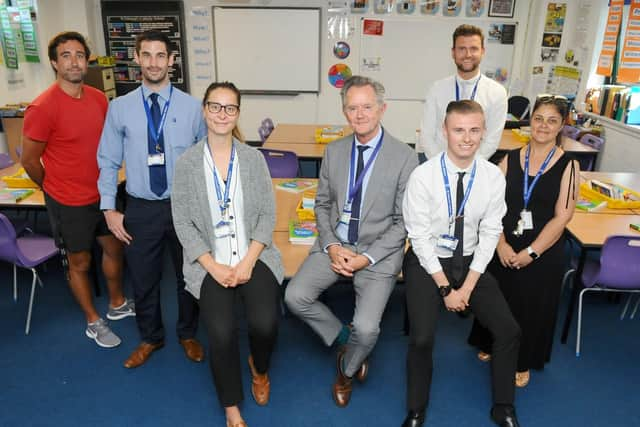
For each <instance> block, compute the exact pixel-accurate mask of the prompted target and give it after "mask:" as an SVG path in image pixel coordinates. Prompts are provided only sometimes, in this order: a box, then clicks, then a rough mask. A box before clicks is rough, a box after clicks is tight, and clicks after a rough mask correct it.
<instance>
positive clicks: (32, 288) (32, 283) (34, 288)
mask: <svg viewBox="0 0 640 427" xmlns="http://www.w3.org/2000/svg"><path fill="white" fill-rule="evenodd" d="M31 273H33V280H32V281H31V296H30V297H29V311H28V312H27V326H26V327H25V329H24V334H25V335H29V329H30V328H31V312H32V310H33V297H34V295H35V293H36V281H37V280H38V273H37V272H36V269H35V268H32V269H31Z"/></svg>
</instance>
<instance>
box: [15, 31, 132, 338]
mask: <svg viewBox="0 0 640 427" xmlns="http://www.w3.org/2000/svg"><path fill="white" fill-rule="evenodd" d="M89 54H90V51H89V47H88V46H87V43H86V41H85V39H84V37H83V36H82V35H81V34H79V33H76V32H72V31H69V32H63V33H60V34H58V35H56V36H55V37H54V38H53V39H51V41H50V42H49V60H50V62H51V66H52V67H53V70H54V71H55V73H56V81H55V83H53V84H52V85H51V86H50V87H49V88H48V89H47V90H45V91H44V92H43V93H41V94H40V95H39V96H38V97H37V98H36V99H35V100H34V101H33V102H32V103H31V104H30V105H29V107H28V108H27V110H26V112H25V117H24V128H23V131H22V133H23V136H22V147H23V148H22V159H21V160H22V165H23V166H24V168H25V170H26V171H27V173H28V174H29V176H30V177H31V179H32V180H33V181H35V182H36V183H37V184H38V185H40V187H42V188H43V190H44V193H45V202H46V205H47V211H48V213H49V219H50V220H51V229H52V231H53V234H54V237H55V239H56V241H57V243H58V246H59V247H60V249H61V251H62V256H63V257H64V256H65V255H66V257H67V260H68V265H69V285H70V287H71V292H72V293H73V295H74V296H75V298H76V300H77V301H78V303H79V304H80V307H81V308H82V310H83V311H84V314H85V316H86V318H87V329H86V331H85V333H86V335H87V336H88V337H89V338H91V339H94V340H95V341H96V343H97V344H98V345H99V346H101V347H115V346H117V345H119V344H120V338H118V336H117V335H115V334H114V333H113V332H112V331H111V329H110V328H109V326H108V325H107V322H106V321H105V320H104V319H102V318H101V317H100V315H98V312H97V311H96V308H95V306H94V305H93V300H92V296H91V285H90V281H89V274H88V272H89V266H90V264H91V247H92V245H93V242H94V239H96V238H97V240H98V242H99V244H100V246H101V247H102V250H103V257H102V270H103V271H104V275H105V278H106V281H107V286H108V288H109V299H110V301H109V310H108V312H107V318H108V319H111V320H118V319H122V318H124V317H127V316H135V307H134V305H133V302H132V301H131V300H129V299H126V298H125V297H124V295H123V293H122V259H123V258H122V252H123V251H122V244H121V243H120V241H119V240H118V239H116V238H115V237H114V236H113V235H112V234H111V232H110V231H109V229H108V227H107V225H106V223H105V219H104V215H103V214H102V212H101V211H100V208H99V200H100V195H99V193H98V183H97V182H98V175H99V171H98V162H97V157H96V154H97V150H98V142H99V141H100V135H101V133H102V127H103V124H104V118H105V116H106V113H107V106H108V104H107V99H106V97H105V96H104V94H103V93H102V92H100V91H99V90H97V89H94V88H92V87H90V86H85V85H84V84H83V79H84V76H85V75H86V73H87V62H88V58H89Z"/></svg>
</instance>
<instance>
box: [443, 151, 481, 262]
mask: <svg viewBox="0 0 640 427" xmlns="http://www.w3.org/2000/svg"><path fill="white" fill-rule="evenodd" d="M476 167H477V162H476V161H475V160H474V161H473V168H472V169H471V176H470V177H469V182H468V184H467V188H466V189H465V191H464V197H463V198H462V203H460V206H458V211H457V212H456V213H455V214H456V215H455V216H454V212H453V201H452V198H451V185H450V184H449V174H448V173H447V165H446V164H445V161H444V153H442V155H441V156H440V169H441V171H442V179H443V181H444V191H445V194H446V196H447V213H448V214H449V215H448V217H447V218H449V233H448V234H441V235H440V237H438V241H437V243H436V245H437V246H438V247H441V248H443V249H448V250H450V251H451V252H453V251H454V250H455V249H456V246H458V239H457V238H456V237H455V236H454V234H455V232H454V229H455V223H456V218H461V217H462V216H463V212H464V207H465V206H466V204H467V201H468V200H469V195H470V194H471V188H472V187H473V181H475V179H476ZM459 179H460V178H459Z"/></svg>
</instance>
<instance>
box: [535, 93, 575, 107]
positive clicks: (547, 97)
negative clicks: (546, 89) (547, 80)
mask: <svg viewBox="0 0 640 427" xmlns="http://www.w3.org/2000/svg"><path fill="white" fill-rule="evenodd" d="M536 100H537V101H540V102H543V103H546V102H556V101H559V102H560V103H562V104H565V105H566V104H568V103H569V100H568V99H567V97H566V96H562V95H551V94H549V93H541V94H540V95H538V96H537V97H536Z"/></svg>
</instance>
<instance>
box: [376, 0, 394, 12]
mask: <svg viewBox="0 0 640 427" xmlns="http://www.w3.org/2000/svg"><path fill="white" fill-rule="evenodd" d="M395 2H396V0H375V1H374V5H373V11H374V12H375V13H391V12H393V6H394V4H395Z"/></svg>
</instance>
